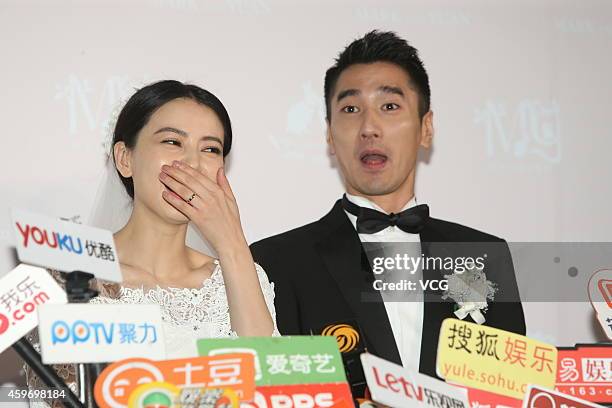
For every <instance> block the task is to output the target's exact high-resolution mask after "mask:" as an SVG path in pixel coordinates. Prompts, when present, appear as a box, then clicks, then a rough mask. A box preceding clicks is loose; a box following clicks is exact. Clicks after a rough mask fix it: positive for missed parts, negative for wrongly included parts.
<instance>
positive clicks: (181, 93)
mask: <svg viewBox="0 0 612 408" xmlns="http://www.w3.org/2000/svg"><path fill="white" fill-rule="evenodd" d="M177 98H188V99H191V100H193V101H195V102H197V103H199V104H201V105H204V106H207V107H209V108H210V109H212V110H213V112H215V113H216V114H217V117H218V118H219V120H220V121H221V125H223V157H225V156H227V154H228V153H229V152H230V149H231V147H232V124H231V121H230V118H229V115H228V114H227V110H225V106H223V104H222V103H221V101H220V100H219V99H218V98H217V97H216V96H215V95H213V94H212V93H210V92H208V91H207V90H205V89H202V88H200V87H199V86H196V85H190V84H184V83H182V82H179V81H174V80H166V81H159V82H155V83H153V84H150V85H147V86H145V87H144V88H141V89H139V90H138V91H136V93H135V94H134V95H132V97H131V98H130V99H129V100H128V101H127V103H126V104H125V106H124V107H123V109H121V112H120V113H119V116H118V117H117V124H116V125H115V131H114V132H113V142H112V144H111V152H110V154H111V157H113V160H114V158H115V155H114V152H113V149H114V146H115V144H116V143H117V142H124V143H125V146H126V147H128V148H133V147H134V146H135V145H136V141H137V140H138V133H139V132H140V131H141V130H142V128H143V127H145V126H146V124H147V123H148V122H149V119H150V118H151V116H152V115H153V113H155V111H157V109H159V108H161V107H162V106H163V105H165V104H166V103H168V102H170V101H172V100H174V99H177ZM119 177H120V178H121V182H122V183H123V185H124V187H125V189H126V191H127V193H128V195H129V196H130V197H132V198H134V182H133V180H132V178H131V177H123V176H122V175H121V174H119Z"/></svg>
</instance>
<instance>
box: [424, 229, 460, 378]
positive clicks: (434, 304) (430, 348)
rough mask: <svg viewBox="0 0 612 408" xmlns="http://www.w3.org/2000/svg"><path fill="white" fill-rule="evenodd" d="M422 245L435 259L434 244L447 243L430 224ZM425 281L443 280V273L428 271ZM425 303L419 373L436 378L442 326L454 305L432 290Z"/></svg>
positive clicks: (425, 230)
mask: <svg viewBox="0 0 612 408" xmlns="http://www.w3.org/2000/svg"><path fill="white" fill-rule="evenodd" d="M420 235H421V245H422V250H423V254H424V255H425V256H427V257H435V256H438V255H439V254H436V253H434V251H435V249H434V248H435V247H433V246H432V245H430V243H432V242H434V243H435V242H445V241H446V240H445V238H444V236H442V234H440V233H439V232H438V231H434V230H433V229H432V228H431V226H430V224H429V223H428V224H427V225H426V226H425V228H424V229H423V231H422V232H421V234H420ZM426 273H427V275H426V276H425V275H424V276H423V278H424V279H441V278H442V273H441V271H437V270H434V271H427V272H426ZM425 299H426V301H425V303H424V305H423V310H424V311H423V333H422V337H421V360H420V365H419V371H420V372H421V373H423V374H426V375H429V376H432V377H436V376H437V375H436V357H437V353H438V338H439V337H440V326H441V325H442V320H444V319H445V318H447V317H451V316H452V313H453V304H452V303H450V302H445V301H442V300H441V293H439V292H438V293H435V292H433V291H431V290H429V289H428V290H426V291H425Z"/></svg>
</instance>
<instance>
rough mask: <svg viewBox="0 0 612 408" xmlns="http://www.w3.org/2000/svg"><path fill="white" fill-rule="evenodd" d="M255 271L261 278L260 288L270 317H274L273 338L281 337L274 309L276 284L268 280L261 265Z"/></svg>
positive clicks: (256, 266) (256, 265)
mask: <svg viewBox="0 0 612 408" xmlns="http://www.w3.org/2000/svg"><path fill="white" fill-rule="evenodd" d="M255 269H256V270H257V277H258V278H259V286H260V287H261V291H262V293H263V295H264V299H265V301H266V306H268V310H269V311H270V316H271V317H272V323H273V324H274V330H273V331H272V336H280V335H281V334H280V333H279V331H278V327H277V326H276V309H275V308H274V283H273V282H270V281H269V280H268V275H267V274H266V271H264V269H263V268H262V267H261V265H259V264H258V263H255Z"/></svg>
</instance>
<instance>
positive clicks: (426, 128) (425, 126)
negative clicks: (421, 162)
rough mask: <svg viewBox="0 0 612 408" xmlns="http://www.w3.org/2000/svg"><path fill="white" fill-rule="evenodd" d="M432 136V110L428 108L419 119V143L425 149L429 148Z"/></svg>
mask: <svg viewBox="0 0 612 408" xmlns="http://www.w3.org/2000/svg"><path fill="white" fill-rule="evenodd" d="M433 136H434V127H433V112H432V111H431V110H430V111H429V112H427V113H426V114H425V115H423V119H422V120H421V143H420V145H421V146H422V147H424V148H425V149H429V148H430V147H431V141H432V139H433Z"/></svg>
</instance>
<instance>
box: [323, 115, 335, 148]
mask: <svg viewBox="0 0 612 408" xmlns="http://www.w3.org/2000/svg"><path fill="white" fill-rule="evenodd" d="M325 122H327V136H326V137H325V140H326V141H327V148H328V149H329V153H330V154H331V155H334V154H336V150H335V149H334V141H333V137H332V132H331V126H330V124H329V119H325Z"/></svg>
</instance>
